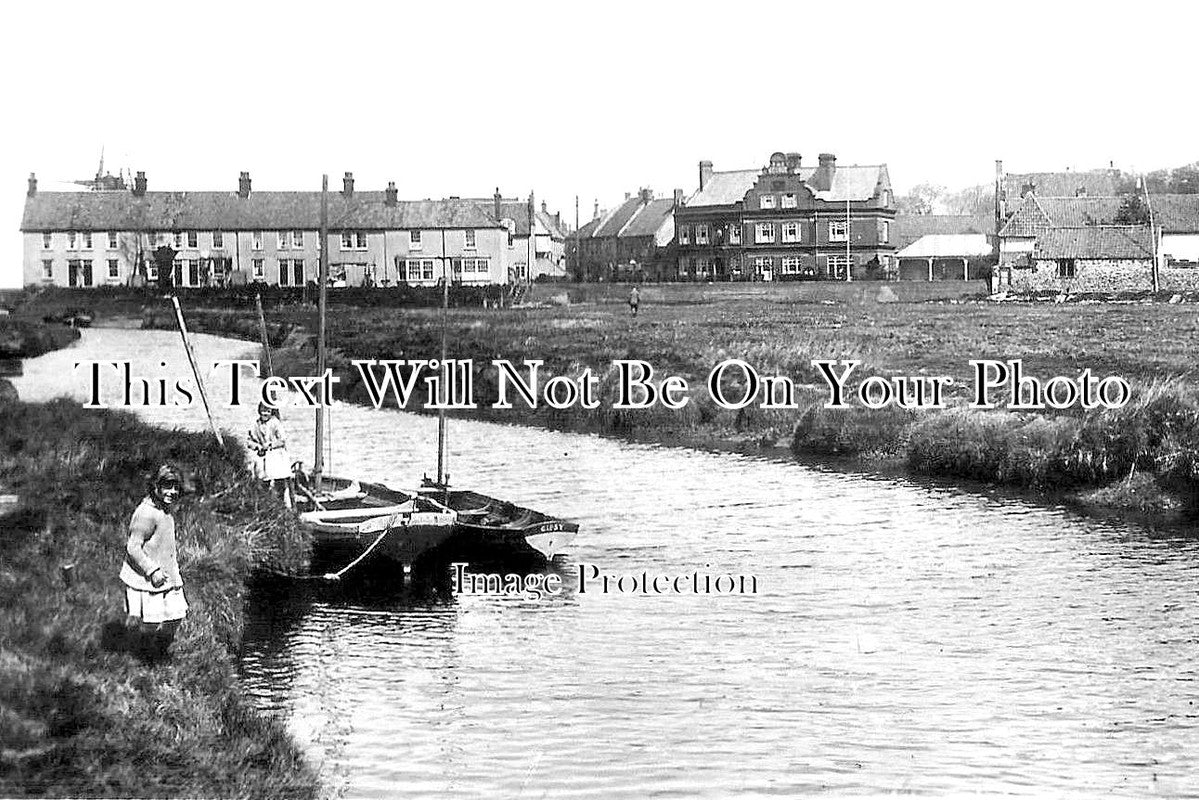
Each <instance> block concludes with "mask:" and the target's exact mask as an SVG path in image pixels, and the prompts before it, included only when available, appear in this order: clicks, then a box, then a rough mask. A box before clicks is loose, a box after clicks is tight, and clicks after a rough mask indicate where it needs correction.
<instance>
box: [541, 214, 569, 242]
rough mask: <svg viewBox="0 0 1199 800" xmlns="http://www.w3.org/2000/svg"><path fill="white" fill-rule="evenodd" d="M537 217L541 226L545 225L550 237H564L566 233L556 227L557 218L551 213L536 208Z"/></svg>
mask: <svg viewBox="0 0 1199 800" xmlns="http://www.w3.org/2000/svg"><path fill="white" fill-rule="evenodd" d="M537 219H538V220H539V221H540V222H541V224H542V226H544V227H545V229H546V231H548V232H549V235H550V238H551V239H565V238H566V234H565V233H564V232H563V230H562V229H561V228H560V227H558V222H557V220H555V219H554V215H553V214H549V213H546V212H544V211H541V210H538V211H537Z"/></svg>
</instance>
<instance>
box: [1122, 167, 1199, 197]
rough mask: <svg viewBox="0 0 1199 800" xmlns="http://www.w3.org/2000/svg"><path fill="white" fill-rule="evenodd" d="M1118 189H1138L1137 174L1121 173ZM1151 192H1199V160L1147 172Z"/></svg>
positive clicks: (1146, 176) (1124, 191)
mask: <svg viewBox="0 0 1199 800" xmlns="http://www.w3.org/2000/svg"><path fill="white" fill-rule="evenodd" d="M1120 177H1121V180H1120V181H1119V183H1118V187H1117V188H1118V189H1119V192H1120V193H1121V194H1125V193H1128V192H1131V191H1135V189H1136V185H1137V183H1136V180H1137V179H1136V176H1134V175H1131V174H1128V173H1121V176H1120ZM1145 186H1146V187H1147V188H1148V189H1149V192H1150V194H1199V161H1196V162H1194V163H1191V164H1184V165H1182V166H1181V167H1173V168H1171V169H1155V170H1154V171H1153V172H1149V173H1146V174H1145Z"/></svg>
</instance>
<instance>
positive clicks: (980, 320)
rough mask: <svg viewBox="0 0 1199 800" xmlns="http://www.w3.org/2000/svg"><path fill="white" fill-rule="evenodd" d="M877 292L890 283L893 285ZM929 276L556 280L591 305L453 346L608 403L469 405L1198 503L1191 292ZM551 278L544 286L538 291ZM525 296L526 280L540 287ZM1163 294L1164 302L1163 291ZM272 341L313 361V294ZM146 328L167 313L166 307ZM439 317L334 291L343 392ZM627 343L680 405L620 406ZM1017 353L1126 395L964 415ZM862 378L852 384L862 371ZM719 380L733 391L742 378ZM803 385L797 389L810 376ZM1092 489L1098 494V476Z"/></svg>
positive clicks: (516, 314)
mask: <svg viewBox="0 0 1199 800" xmlns="http://www.w3.org/2000/svg"><path fill="white" fill-rule="evenodd" d="M884 289H888V290H889V292H884V291H883V290H884ZM937 289H938V286H937V285H936V284H932V285H930V284H902V283H901V284H864V283H863V284H854V285H852V286H846V285H835V284H827V285H826V284H787V285H778V286H770V285H743V284H732V285H714V286H713V285H686V284H684V285H662V286H653V287H647V288H646V289H645V291H643V292H642V307H641V314H640V316H639V317H638V318H636V319H633V318H631V317H630V315H629V312H628V309H627V307H625V306H624V305H623V303H622V302H621V298H622V297H623V296H624V289H622V288H621V287H616V286H600V287H599V288H595V287H589V286H588V287H569V286H568V287H552V291H554V292H558V293H559V294H560V293H561V292H562V291H565V292H567V293H568V294H572V293H573V294H572V296H574V297H575V299H579V298H582V299H584V300H586V302H582V303H578V304H574V305H547V306H544V307H537V308H517V309H490V310H483V309H467V308H457V309H450V311H449V314H448V331H449V350H450V353H451V354H452V356H453V357H455V358H469V359H471V360H472V361H473V362H474V366H475V370H476V374H475V390H476V392H475V393H476V398H477V400H478V401H479V402H480V404H482V405H484V406H486V405H488V404H489V403H490V402H491V401H492V400H493V399H494V397H495V387H496V382H497V378H496V372H495V370H494V369H493V368H491V367H490V366H489V365H490V362H491V360H492V359H495V358H506V359H509V360H512V361H514V362H517V363H519V362H520V361H521V360H522V359H525V358H530V359H540V360H542V361H544V362H545V364H544V367H543V370H544V371H545V374H546V375H549V374H554V375H570V376H577V375H579V374H580V373H581V372H582V370H584V369H588V368H589V369H591V370H592V371H593V373H594V374H596V375H598V376H600V378H601V380H600V398H599V399H600V400H601V403H600V408H598V409H595V410H585V409H582V408H579V407H574V408H571V409H567V410H563V411H559V410H555V409H552V408H548V407H546V406H545V405H542V406H541V407H539V408H537V409H535V410H534V409H528V408H525V407H523V406H522V405H521V404H520V403H517V408H515V409H512V410H508V411H498V410H490V411H489V410H488V409H486V408H484V409H481V410H480V411H479V412H478V416H481V417H484V418H487V417H490V418H494V419H499V420H503V421H507V422H520V423H524V424H534V425H542V426H546V427H550V428H559V429H570V430H580V431H595V432H601V433H606V434H614V435H620V436H627V437H630V438H634V439H639V440H647V441H660V442H668V443H677V444H684V445H694V446H716V447H735V448H738V449H751V450H752V449H755V448H759V447H771V448H774V447H778V446H780V445H781V446H789V447H791V448H792V449H793V451H794V452H796V453H797V454H800V455H804V456H820V457H825V456H829V457H836V458H838V459H844V458H846V457H849V458H853V459H858V460H860V461H863V462H865V463H866V464H878V463H880V462H882V461H886V462H888V464H889V465H896V464H898V465H903V466H905V467H907V468H910V469H913V470H915V471H917V472H920V473H924V474H930V475H938V476H946V477H962V478H970V479H977V480H985V481H989V482H994V483H1003V484H1009V485H1019V486H1027V487H1033V488H1038V489H1050V490H1060V489H1063V488H1064V489H1069V490H1072V491H1078V492H1081V493H1084V494H1087V496H1088V499H1089V500H1091V501H1093V502H1097V503H1104V504H1107V505H1112V504H1115V505H1117V506H1122V507H1136V508H1142V509H1150V510H1157V511H1166V512H1172V511H1174V510H1177V509H1179V508H1181V507H1183V506H1185V505H1187V504H1189V503H1191V502H1192V500H1193V496H1194V487H1193V480H1192V478H1190V477H1187V470H1188V469H1192V467H1189V466H1187V465H1188V464H1190V463H1191V461H1190V458H1191V456H1190V455H1189V454H1190V453H1192V452H1193V451H1194V449H1195V447H1196V441H1197V440H1196V437H1197V436H1199V426H1196V425H1195V416H1194V415H1195V407H1194V397H1195V395H1196V392H1195V387H1196V382H1197V381H1199V364H1197V363H1196V362H1195V360H1194V358H1193V353H1194V352H1195V349H1196V346H1197V345H1199V314H1197V313H1196V310H1195V309H1196V306H1195V305H1194V303H1191V302H1174V303H1171V302H1150V301H1152V300H1154V299H1155V298H1139V300H1138V301H1137V302H1129V301H1130V300H1131V298H1120V299H1121V300H1123V301H1125V302H1111V303H1079V304H1058V303H1053V302H1037V301H1028V302H1005V303H994V302H988V301H978V300H974V299H971V298H970V296H969V294H966V295H964V296H963V294H962V288H961V287H959V286H947V287H944V288H942V289H941V292H942V294H941V295H940V296H938V295H937V294H936V293H935V291H936V290H937ZM547 291H549V290H547ZM535 296H536V295H535ZM1156 299H1160V300H1169V299H1170V298H1168V297H1162V298H1156ZM267 316H268V325H269V327H270V329H271V338H272V341H273V342H274V343H275V344H281V343H283V342H285V341H286V342H287V344H288V346H287V347H285V348H284V349H283V350H282V351H281V352H279V353H277V354H276V365H277V367H279V368H280V369H281V371H282V372H284V373H287V374H312V373H313V372H314V371H315V370H314V350H313V348H312V345H311V332H312V331H314V330H315V320H316V314H315V310H313V309H311V308H278V309H273V310H271V311H270V312H268V315H267ZM149 324H151V325H156V326H161V327H169V326H170V325H171V324H173V323H172V322H171V320H170V319H169V318H167V317H166V316H165V315H160V316H158V317H157V318H156V319H150V320H149ZM189 324H190V325H191V326H192V327H193V328H195V329H197V330H205V331H209V332H214V333H226V334H232V335H240V336H242V337H244V338H248V339H257V338H258V328H257V322H256V318H255V317H254V316H252V315H250V314H248V313H246V312H245V311H243V310H239V309H211V310H195V311H191V312H189ZM440 336H441V327H440V315H439V313H438V312H437V311H435V310H431V309H403V310H395V309H379V308H361V307H355V306H346V305H339V304H337V302H336V295H334V305H333V306H332V308H331V312H330V315H329V343H330V345H331V347H332V348H333V352H332V354H331V358H330V364H331V366H333V368H334V370H335V371H336V372H337V374H338V375H339V376H340V377H341V378H342V381H343V382H342V384H341V385H340V386H339V387H338V390H339V397H341V398H348V399H351V400H356V401H358V402H366V400H367V396H366V392H365V391H364V389H363V387H362V386H361V385H360V379H359V376H358V374H357V372H356V370H354V369H353V368H352V367H351V366H350V365H349V360H350V359H351V358H432V357H436V356H437V355H438V354H439V353H440ZM627 358H637V359H642V360H645V361H647V362H649V363H650V364H652V365H653V366H654V368H655V370H656V371H657V374H658V375H659V376H662V375H679V376H682V377H684V378H685V379H686V380H687V381H688V384H689V386H690V396H691V401H690V403H689V404H688V406H687V407H686V408H685V409H682V410H680V411H667V410H662V409H660V408H658V409H652V410H645V411H617V410H613V409H612V408H611V402H612V401H613V400H614V399H615V387H616V380H615V374H614V370H613V368H612V362H613V360H615V359H627ZM727 358H740V359H743V360H745V361H746V362H748V363H749V364H751V365H752V366H753V367H754V368H755V369H756V370H757V371H758V373H760V374H761V375H782V376H787V377H789V378H791V379H792V380H794V381H795V382H797V383H798V384H799V385H800V388H799V390H798V392H797V396H796V404H797V408H795V409H790V410H763V409H761V408H759V407H757V406H756V405H751V406H749V407H747V408H744V409H741V410H737V411H732V410H726V409H721V408H719V407H717V405H716V404H715V403H714V402H713V401H712V400H711V398H710V397H709V395H708V392H707V390H706V388H705V381H706V379H707V376H708V373H709V372H710V371H711V370H712V368H713V367H714V366H715V365H716V364H718V363H720V362H721V361H723V360H724V359H727ZM981 358H987V359H998V360H1003V361H1006V360H1009V359H1021V360H1022V362H1023V369H1024V373H1025V374H1028V375H1036V376H1040V377H1041V378H1042V379H1047V378H1049V377H1051V376H1056V375H1063V376H1068V377H1074V376H1077V375H1078V374H1079V373H1080V372H1081V371H1082V370H1084V369H1090V370H1091V372H1092V373H1093V374H1094V375H1095V376H1096V377H1097V378H1102V377H1105V376H1109V375H1116V376H1121V377H1123V378H1125V379H1126V380H1128V381H1129V382H1130V383H1131V384H1132V386H1133V402H1132V403H1131V404H1130V405H1129V406H1128V407H1127V408H1126V409H1122V410H1120V411H1118V412H1111V413H1098V412H1087V413H1083V412H1080V411H1071V412H1062V413H1054V414H1032V415H1029V414H1019V413H1014V412H1007V411H1002V410H997V411H975V412H968V411H965V410H963V409H961V408H957V407H958V406H962V405H964V404H965V403H966V402H967V400H968V399H969V394H970V391H969V387H970V385H971V384H972V374H971V373H972V368H971V367H970V366H969V364H968V361H969V360H970V359H981ZM812 359H838V360H839V359H856V360H858V361H859V362H860V366H859V367H858V371H857V373H856V374H855V378H865V377H867V376H870V375H881V376H948V377H951V378H953V379H954V384H953V385H952V386H951V387H950V388H949V391H948V393H947V397H948V400H949V403H950V404H951V405H952V406H955V408H954V409H953V410H951V411H944V412H938V411H930V410H923V411H904V410H899V409H886V410H882V411H873V410H869V409H865V408H850V409H845V410H830V409H825V408H823V403H824V400H825V399H826V397H827V391H826V390H825V388H824V382H823V380H822V379H821V378H820V376H819V373H818V371H817V370H816V369H815V368H814V367H813V366H812V364H811V361H812ZM855 382H856V381H855ZM729 384H730V388H732V389H735V388H738V382H737V381H736V380H730V381H729ZM805 387H806V388H805ZM1094 490H1099V491H1094Z"/></svg>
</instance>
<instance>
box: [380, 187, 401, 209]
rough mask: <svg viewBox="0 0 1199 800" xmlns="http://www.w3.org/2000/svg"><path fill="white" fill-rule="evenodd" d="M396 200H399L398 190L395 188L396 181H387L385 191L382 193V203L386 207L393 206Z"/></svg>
mask: <svg viewBox="0 0 1199 800" xmlns="http://www.w3.org/2000/svg"><path fill="white" fill-rule="evenodd" d="M397 202H399V191H398V190H397V189H396V182H395V181H389V182H388V184H387V191H386V192H385V193H384V195H383V203H384V204H385V205H386V206H387V207H388V208H395V207H396V203H397Z"/></svg>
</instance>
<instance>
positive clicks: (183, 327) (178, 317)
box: [171, 295, 225, 449]
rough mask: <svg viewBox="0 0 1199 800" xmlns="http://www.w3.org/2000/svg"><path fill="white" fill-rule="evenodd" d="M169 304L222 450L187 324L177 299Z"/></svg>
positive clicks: (205, 408)
mask: <svg viewBox="0 0 1199 800" xmlns="http://www.w3.org/2000/svg"><path fill="white" fill-rule="evenodd" d="M171 303H172V304H174V306H175V321H176V322H177V323H178V324H179V335H180V336H182V337H183V349H184V350H185V351H187V360H188V363H190V364H191V367H192V374H193V375H195V376H196V386H197V387H198V388H199V389H200V402H202V403H203V404H204V413H205V414H207V415H208V424H209V426H210V427H211V428H212V435H213V436H215V437H216V443H217V444H218V445H220V446H221V448H222V449H223V448H224V447H225V440H224V439H222V438H221V429H220V428H218V427H217V426H216V420H215V419H213V418H212V408H211V407H210V406H209V405H208V392H207V391H205V389H204V378H203V377H201V375H200V366H199V365H198V364H197V363H196V351H195V350H193V349H192V343H191V339H189V338H188V336H187V324H186V323H184V321H183V309H182V308H181V307H180V306H179V298H178V297H176V296H175V295H171Z"/></svg>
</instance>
